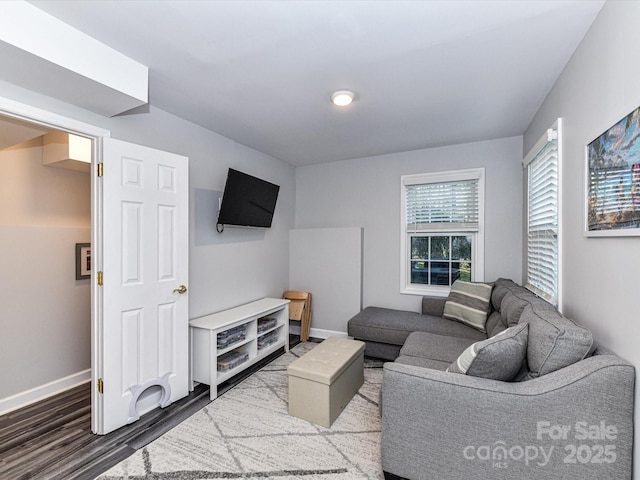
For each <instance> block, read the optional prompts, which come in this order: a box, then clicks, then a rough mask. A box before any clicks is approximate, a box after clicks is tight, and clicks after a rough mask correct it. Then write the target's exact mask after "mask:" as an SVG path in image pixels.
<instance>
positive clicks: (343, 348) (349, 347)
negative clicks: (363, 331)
mask: <svg viewBox="0 0 640 480" xmlns="http://www.w3.org/2000/svg"><path fill="white" fill-rule="evenodd" d="M363 351H364V342H361V341H359V340H349V339H346V338H337V337H329V338H327V339H326V340H324V341H323V342H322V343H321V344H320V345H318V346H317V347H315V348H314V349H313V350H310V351H309V352H307V353H305V354H304V355H303V356H302V357H300V358H298V359H297V360H295V361H294V362H292V363H291V364H290V365H289V367H287V374H288V375H292V376H294V377H299V378H304V379H307V380H311V381H314V382H319V383H324V384H325V385H331V384H332V383H333V381H334V380H335V379H336V378H338V377H339V376H340V375H341V374H342V372H344V371H345V370H346V369H347V368H348V367H349V365H351V364H352V363H353V361H354V360H355V359H356V358H357V357H358V356H359V355H361V354H362V353H363Z"/></svg>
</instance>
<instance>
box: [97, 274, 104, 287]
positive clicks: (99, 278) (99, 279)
mask: <svg viewBox="0 0 640 480" xmlns="http://www.w3.org/2000/svg"><path fill="white" fill-rule="evenodd" d="M102 277H103V275H102V272H98V273H97V278H98V285H100V286H102V280H103V278H102Z"/></svg>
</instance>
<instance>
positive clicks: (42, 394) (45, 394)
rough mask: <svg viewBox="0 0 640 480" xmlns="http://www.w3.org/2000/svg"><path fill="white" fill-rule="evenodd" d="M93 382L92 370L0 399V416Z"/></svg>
mask: <svg viewBox="0 0 640 480" xmlns="http://www.w3.org/2000/svg"><path fill="white" fill-rule="evenodd" d="M89 381H91V369H88V370H84V371H82V372H78V373H74V374H73V375H69V376H68V377H64V378H60V379H58V380H54V381H53V382H50V383H47V384H45V385H41V386H39V387H35V388H32V389H31V390H26V391H24V392H20V393H17V394H15V395H12V396H10V397H6V398H2V399H0V415H4V414H5V413H9V412H12V411H14V410H17V409H19V408H22V407H26V406H27V405H31V404H32V403H35V402H38V401H40V400H44V399H45V398H49V397H51V396H53V395H57V394H58V393H62V392H64V391H65V390H69V389H71V388H73V387H77V386H78V385H81V384H83V383H87V382H89Z"/></svg>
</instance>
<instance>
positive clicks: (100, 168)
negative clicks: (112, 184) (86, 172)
mask: <svg viewBox="0 0 640 480" xmlns="http://www.w3.org/2000/svg"><path fill="white" fill-rule="evenodd" d="M96 166H97V169H98V177H102V176H103V175H104V163H102V162H100V163H98V164H97V165H96Z"/></svg>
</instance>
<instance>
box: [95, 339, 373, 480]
mask: <svg viewBox="0 0 640 480" xmlns="http://www.w3.org/2000/svg"><path fill="white" fill-rule="evenodd" d="M316 345H317V344H315V343H312V342H307V343H300V344H298V345H296V346H295V347H294V348H292V349H291V351H290V352H288V353H285V354H283V355H282V356H280V357H278V358H276V359H275V360H274V361H273V362H271V363H270V364H268V365H266V366H265V367H263V368H262V369H261V370H259V371H257V372H256V373H254V374H253V375H251V376H250V377H248V378H247V379H245V380H244V381H243V382H241V383H239V384H238V385H236V386H235V387H233V388H232V389H231V390H229V391H227V392H226V393H224V394H223V395H222V396H220V397H218V398H217V399H215V400H214V401H213V402H212V403H210V404H209V405H207V406H206V407H204V408H203V409H202V410H200V411H199V412H197V413H195V414H194V415H192V416H191V417H189V418H188V419H187V420H185V421H184V422H182V423H181V424H179V425H178V426H176V427H175V428H173V429H172V430H170V431H169V432H167V433H165V434H164V435H163V436H161V437H159V438H158V439H157V440H155V441H153V442H152V443H150V444H148V445H147V446H146V447H144V448H142V449H140V450H138V451H137V452H136V453H134V454H133V455H132V456H130V457H129V458H127V459H126V460H124V461H122V462H121V463H119V464H118V465H116V466H115V467H113V468H111V469H110V470H108V471H107V472H105V473H104V474H102V475H101V476H99V477H98V478H99V479H100V480H116V479H118V480H124V479H127V480H137V479H147V480H151V479H153V480H165V479H167V480H168V479H172V480H173V479H181V480H200V479H211V478H237V479H253V478H260V479H274V480H289V479H295V478H305V479H309V480H311V479H318V480H358V479H368V480H375V479H382V478H384V475H383V473H382V467H381V461H380V424H381V422H380V409H379V406H378V400H379V394H380V393H379V392H380V386H381V384H382V368H380V367H381V366H382V364H381V363H372V362H370V361H367V360H368V359H365V369H364V379H365V380H364V385H363V386H362V387H361V388H360V390H359V391H358V393H357V394H356V395H355V396H354V397H353V399H352V400H351V402H350V403H349V405H347V407H346V408H345V409H344V410H343V411H342V413H341V414H340V416H339V417H338V419H337V420H336V421H335V422H334V423H333V425H332V426H331V428H324V427H321V426H318V425H315V424H313V423H310V422H307V421H305V420H301V419H299V418H296V417H291V416H289V414H288V412H287V405H288V385H287V366H288V365H289V363H291V362H292V361H293V360H295V359H296V358H298V357H300V356H302V355H303V354H304V353H306V352H307V351H309V350H310V349H312V348H313V347H315V346H316Z"/></svg>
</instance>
